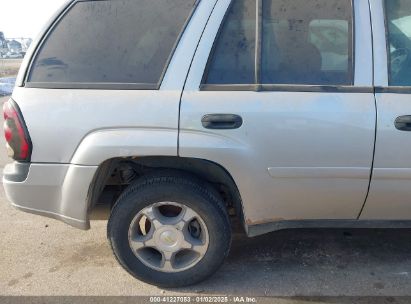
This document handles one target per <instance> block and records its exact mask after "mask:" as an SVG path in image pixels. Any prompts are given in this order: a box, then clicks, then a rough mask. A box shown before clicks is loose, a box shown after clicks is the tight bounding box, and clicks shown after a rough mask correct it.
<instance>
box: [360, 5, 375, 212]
mask: <svg viewBox="0 0 411 304" xmlns="http://www.w3.org/2000/svg"><path fill="white" fill-rule="evenodd" d="M368 11H369V12H370V27H371V58H372V87H373V97H374V110H375V126H374V147H373V152H372V160H371V170H370V179H369V181H368V188H367V194H366V195H365V199H364V202H363V204H362V207H361V209H360V212H359V214H358V216H357V220H359V219H360V217H361V215H362V213H363V211H364V208H365V205H366V204H367V200H368V197H369V195H370V190H371V182H372V179H373V173H374V162H375V151H376V145H377V128H378V105H377V97H376V95H375V94H376V91H375V70H374V65H375V60H374V27H373V20H372V10H371V3H370V0H368Z"/></svg>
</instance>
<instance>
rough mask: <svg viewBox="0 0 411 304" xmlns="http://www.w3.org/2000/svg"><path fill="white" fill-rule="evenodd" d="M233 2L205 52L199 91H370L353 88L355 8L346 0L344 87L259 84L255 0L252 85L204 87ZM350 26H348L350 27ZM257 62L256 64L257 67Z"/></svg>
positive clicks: (259, 25) (259, 30)
mask: <svg viewBox="0 0 411 304" xmlns="http://www.w3.org/2000/svg"><path fill="white" fill-rule="evenodd" d="M234 1H235V0H231V2H230V5H229V7H228V8H227V11H226V12H225V15H224V17H223V20H222V21H221V23H220V27H219V29H218V32H217V35H216V36H215V38H214V42H213V45H212V47H211V51H210V53H209V56H208V59H207V64H206V68H205V69H204V73H203V76H202V78H201V83H200V91H254V92H261V91H289V92H360V93H361V92H367V93H368V92H374V89H373V88H371V87H356V86H355V56H356V53H355V47H356V35H355V6H354V1H356V0H350V1H349V3H350V6H351V14H352V15H351V17H352V18H351V19H350V20H349V28H350V29H351V38H352V39H349V41H348V43H349V45H348V49H349V50H351V58H350V57H349V58H348V65H349V66H348V73H349V74H350V75H351V77H350V78H351V79H350V82H349V84H348V85H306V84H262V83H260V82H261V81H260V80H261V75H260V74H261V45H262V39H261V38H262V2H263V0H256V37H255V40H256V41H255V66H254V79H255V80H256V81H255V83H254V84H207V83H205V82H206V80H207V78H208V73H209V70H210V65H211V64H210V63H211V60H212V58H213V57H214V54H215V50H216V48H217V43H218V40H219V38H220V36H221V32H222V29H223V26H224V24H225V22H226V20H227V18H228V16H229V14H230V12H231V8H232V5H233V3H234ZM350 25H351V26H350ZM257 62H259V63H260V65H257Z"/></svg>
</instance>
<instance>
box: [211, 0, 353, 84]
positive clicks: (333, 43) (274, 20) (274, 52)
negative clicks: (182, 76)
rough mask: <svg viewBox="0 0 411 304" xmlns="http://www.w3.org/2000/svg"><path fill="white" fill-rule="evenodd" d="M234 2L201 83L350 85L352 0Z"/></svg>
mask: <svg viewBox="0 0 411 304" xmlns="http://www.w3.org/2000/svg"><path fill="white" fill-rule="evenodd" d="M234 2H236V4H234V5H233V6H232V7H231V9H230V10H231V11H230V12H229V14H228V15H227V17H226V19H225V21H224V23H223V25H222V29H221V30H220V32H221V33H222V34H221V35H219V37H218V39H217V40H216V42H215V45H214V52H212V54H211V56H210V59H209V63H208V68H207V70H206V73H207V75H206V76H205V77H204V78H203V79H204V81H203V84H245V83H248V84H268V85H276V84H278V85H281V84H293V85H353V79H354V77H353V59H352V58H353V25H352V19H353V8H352V3H351V0H248V1H247V0H241V1H234ZM239 3H241V4H239ZM253 7H255V8H254V9H252V8H253ZM257 11H259V12H260V13H258V12H257ZM253 13H254V14H255V17H253V16H252V14H253ZM234 21H235V22H234ZM253 22H254V23H255V25H253V24H252V23H253ZM234 24H237V27H236V28H234ZM246 25H247V26H246ZM235 30H237V32H239V31H242V32H244V33H248V34H247V36H246V38H245V35H244V34H243V35H242V36H241V35H234V34H231V35H230V34H226V33H227V32H230V31H231V32H234V31H235ZM245 42H246V43H245ZM227 45H229V46H230V48H228V47H227ZM222 49H224V50H225V52H222V51H221V50H222ZM237 58H247V60H244V59H243V60H242V61H241V62H242V63H243V64H237V61H240V60H238V59H237ZM244 62H246V63H247V69H245V68H243V67H244ZM216 63H217V64H216ZM250 65H252V68H251V67H250ZM228 71H235V72H237V73H234V72H228ZM215 75H219V77H216V76H215ZM239 76H241V81H239V79H238V77H239Z"/></svg>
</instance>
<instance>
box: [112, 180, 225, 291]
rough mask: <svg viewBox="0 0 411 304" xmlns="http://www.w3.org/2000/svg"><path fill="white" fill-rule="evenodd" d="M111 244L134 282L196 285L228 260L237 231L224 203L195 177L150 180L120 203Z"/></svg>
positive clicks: (132, 188) (140, 183) (131, 190)
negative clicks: (134, 279) (233, 229)
mask: <svg viewBox="0 0 411 304" xmlns="http://www.w3.org/2000/svg"><path fill="white" fill-rule="evenodd" d="M107 233H108V238H109V240H110V243H111V246H112V249H113V251H114V254H115V256H116V257H117V259H118V261H119V262H120V264H121V265H122V266H123V267H124V268H125V269H126V270H127V271H128V272H129V273H131V274H132V275H133V276H135V277H136V278H138V279H140V280H142V281H145V282H147V283H150V284H154V285H158V286H162V287H179V286H186V285H191V284H195V283H197V282H199V281H202V280H204V279H206V278H207V277H209V276H210V275H212V274H213V273H214V272H215V271H216V270H217V269H218V268H219V267H220V265H221V264H222V262H223V260H224V258H225V257H226V256H227V254H228V251H229V248H230V243H231V231H230V224H229V219H228V216H227V213H226V209H225V207H224V203H223V201H222V199H221V198H220V197H219V196H218V194H217V193H216V192H214V191H213V190H212V189H211V188H210V187H209V186H207V185H206V184H204V183H202V182H200V181H197V180H196V179H195V178H194V177H191V176H184V175H179V174H175V173H174V174H165V175H162V176H152V177H146V178H143V179H140V180H138V181H137V182H136V183H135V184H133V185H131V186H130V187H129V188H128V189H127V190H125V192H124V193H123V194H122V195H121V196H120V198H119V199H118V201H117V203H116V205H115V207H114V208H113V211H112V213H111V216H110V219H109V224H108V231H107Z"/></svg>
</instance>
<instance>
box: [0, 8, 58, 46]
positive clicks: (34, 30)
mask: <svg viewBox="0 0 411 304" xmlns="http://www.w3.org/2000/svg"><path fill="white" fill-rule="evenodd" d="M65 2H66V0H0V32H3V33H4V35H5V36H6V38H33V39H34V38H35V37H36V36H37V34H38V33H39V32H40V31H41V29H42V28H43V26H44V25H45V23H47V21H48V20H49V19H50V17H52V16H53V14H54V13H55V12H56V11H57V10H58V9H59V8H60V7H61V6H62V5H63V4H64V3H65Z"/></svg>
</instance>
